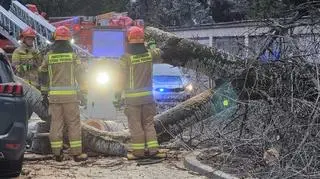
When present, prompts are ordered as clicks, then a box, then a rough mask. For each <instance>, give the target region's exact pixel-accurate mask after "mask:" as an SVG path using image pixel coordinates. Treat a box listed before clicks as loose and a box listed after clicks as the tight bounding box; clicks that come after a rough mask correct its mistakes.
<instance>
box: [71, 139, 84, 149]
mask: <svg viewBox="0 0 320 179" xmlns="http://www.w3.org/2000/svg"><path fill="white" fill-rule="evenodd" d="M70 147H71V148H77V147H82V142H81V141H80V140H79V141H72V142H70Z"/></svg>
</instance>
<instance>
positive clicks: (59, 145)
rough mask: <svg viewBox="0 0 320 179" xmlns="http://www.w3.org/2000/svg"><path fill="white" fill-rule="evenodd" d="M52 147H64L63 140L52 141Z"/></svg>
mask: <svg viewBox="0 0 320 179" xmlns="http://www.w3.org/2000/svg"><path fill="white" fill-rule="evenodd" d="M50 144H51V148H61V147H62V141H58V142H50Z"/></svg>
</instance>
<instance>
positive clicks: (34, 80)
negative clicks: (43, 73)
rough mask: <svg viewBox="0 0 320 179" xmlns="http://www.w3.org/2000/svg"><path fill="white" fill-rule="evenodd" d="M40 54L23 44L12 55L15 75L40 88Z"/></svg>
mask: <svg viewBox="0 0 320 179" xmlns="http://www.w3.org/2000/svg"><path fill="white" fill-rule="evenodd" d="M41 62H42V57H41V55H40V52H39V51H38V50H36V49H34V48H32V47H28V46H26V45H25V44H22V45H21V46H20V47H18V48H17V49H16V50H15V51H14V52H13V54H12V66H13V68H14V71H15V74H16V75H17V76H19V77H21V78H23V79H25V80H26V81H28V82H29V83H30V84H32V85H34V86H38V68H39V66H40V65H41Z"/></svg>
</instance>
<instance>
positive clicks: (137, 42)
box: [115, 26, 165, 159]
mask: <svg viewBox="0 0 320 179" xmlns="http://www.w3.org/2000/svg"><path fill="white" fill-rule="evenodd" d="M127 44H128V46H127V52H126V54H125V55H124V56H123V57H122V58H121V62H120V67H121V73H120V74H123V76H122V80H120V81H122V85H120V86H122V87H120V88H119V89H124V94H125V95H124V96H125V99H124V100H125V104H126V108H125V114H126V116H127V118H128V124H129V126H128V127H129V130H130V133H131V145H130V149H129V150H128V154H127V157H128V159H140V158H146V157H148V158H150V157H165V153H162V152H161V151H160V150H159V144H158V141H157V136H156V131H155V128H154V123H153V118H154V116H155V115H156V106H155V102H154V99H153V94H152V63H153V62H154V61H155V60H159V59H160V50H159V49H158V48H155V49H152V50H149V51H148V50H147V49H146V47H145V44H144V30H143V28H140V27H137V26H132V27H130V28H129V29H128V31H127ZM120 83H121V82H120ZM120 91H122V90H118V92H117V93H116V95H115V98H116V101H121V92H120ZM118 104H119V103H117V102H116V103H115V106H119V105H118Z"/></svg>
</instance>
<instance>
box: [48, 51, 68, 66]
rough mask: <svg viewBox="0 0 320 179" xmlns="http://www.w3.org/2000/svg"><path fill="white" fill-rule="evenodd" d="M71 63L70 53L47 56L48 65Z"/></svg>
mask: <svg viewBox="0 0 320 179" xmlns="http://www.w3.org/2000/svg"><path fill="white" fill-rule="evenodd" d="M72 61H73V54H72V53H60V54H51V55H49V61H48V63H49V64H57V63H67V62H72Z"/></svg>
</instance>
